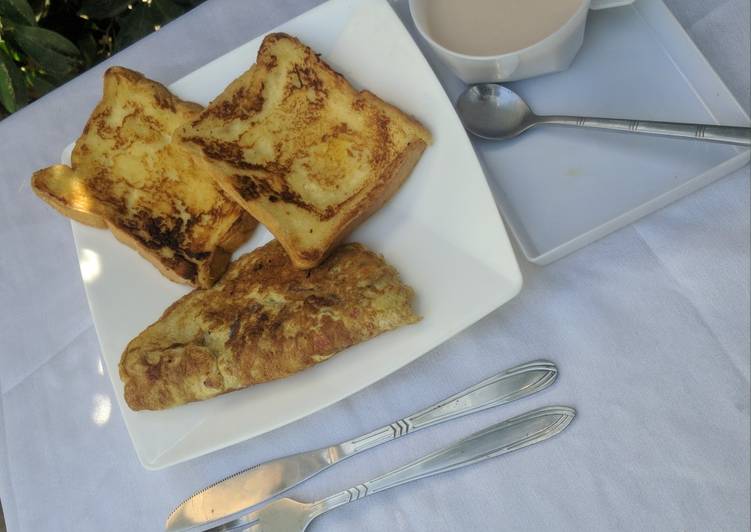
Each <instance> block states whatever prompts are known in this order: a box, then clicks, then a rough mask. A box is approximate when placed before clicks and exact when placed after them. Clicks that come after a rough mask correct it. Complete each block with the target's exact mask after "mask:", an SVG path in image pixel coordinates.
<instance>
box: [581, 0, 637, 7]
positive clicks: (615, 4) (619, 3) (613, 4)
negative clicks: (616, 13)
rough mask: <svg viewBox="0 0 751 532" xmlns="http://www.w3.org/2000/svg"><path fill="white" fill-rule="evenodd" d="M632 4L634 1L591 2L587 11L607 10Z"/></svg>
mask: <svg viewBox="0 0 751 532" xmlns="http://www.w3.org/2000/svg"><path fill="white" fill-rule="evenodd" d="M633 3H634V0H592V3H591V4H590V5H589V9H607V8H609V7H619V6H627V5H628V4H633Z"/></svg>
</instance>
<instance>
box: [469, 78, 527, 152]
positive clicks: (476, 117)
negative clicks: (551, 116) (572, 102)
mask: <svg viewBox="0 0 751 532" xmlns="http://www.w3.org/2000/svg"><path fill="white" fill-rule="evenodd" d="M456 108H457V110H458V111H459V116H460V117H461V119H462V123H463V124H464V127H465V128H467V130H468V131H469V132H470V133H473V134H474V135H477V136H478V137H482V138H484V139H490V140H503V139H508V138H511V137H515V136H516V135H518V134H519V133H522V132H523V131H526V130H527V129H529V128H530V127H532V126H533V125H535V122H536V119H537V117H536V116H535V114H534V113H533V112H532V110H531V109H530V108H529V106H528V105H527V104H526V103H525V102H524V100H522V99H521V97H520V96H519V95H518V94H516V93H515V92H514V91H512V90H511V89H508V88H506V87H504V86H503V85H499V84H497V83H482V84H480V85H474V86H472V87H469V88H468V89H467V90H465V91H464V92H463V93H462V95H461V96H459V100H458V102H457V104H456Z"/></svg>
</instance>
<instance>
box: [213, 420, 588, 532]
mask: <svg viewBox="0 0 751 532" xmlns="http://www.w3.org/2000/svg"><path fill="white" fill-rule="evenodd" d="M575 415H576V412H575V411H574V409H573V408H568V407H565V406H551V407H547V408H539V409H537V410H533V411H531V412H527V413H526V414H522V415H520V416H517V417H514V418H511V419H509V420H506V421H503V422H501V423H498V424H496V425H493V426H491V427H488V428H487V429H485V430H482V431H480V432H477V433H475V434H472V435H471V436H469V437H467V438H465V439H463V440H460V441H458V442H456V443H454V444H453V445H450V446H448V447H446V448H445V449H441V450H439V451H436V452H434V453H431V454H429V455H427V456H424V457H422V458H420V459H418V460H415V461H414V462H412V463H409V464H407V465H405V466H402V467H400V468H398V469H394V470H393V471H389V472H388V473H386V474H384V475H381V476H380V477H377V478H374V479H372V480H369V481H367V482H364V483H362V484H358V485H357V486H354V487H352V488H348V489H346V490H343V491H340V492H339V493H335V494H333V495H331V496H329V497H326V498H325V499H321V500H320V501H316V502H312V503H304V502H300V501H296V500H295V499H288V498H285V499H279V500H276V501H274V502H272V503H269V504H267V505H266V506H264V507H263V508H261V509H260V510H257V511H255V512H252V513H249V514H247V515H244V516H242V517H240V518H238V519H235V520H233V521H230V522H229V523H225V524H223V525H220V526H217V527H214V528H211V529H209V532H219V531H225V532H227V531H238V530H242V531H245V532H295V531H300V532H302V531H303V530H305V529H306V528H307V527H308V525H309V524H310V522H311V521H312V520H313V519H315V518H316V517H318V516H319V515H321V514H324V513H326V512H328V511H330V510H333V509H334V508H338V507H339V506H342V505H344V504H347V503H350V502H352V501H356V500H358V499H362V498H363V497H367V496H368V495H372V494H374V493H378V492H379V491H383V490H387V489H389V488H394V487H396V486H400V485H402V484H406V483H407V482H411V481H413V480H419V479H421V478H425V477H430V476H433V475H437V474H439V473H445V472H447V471H451V470H453V469H458V468H460V467H464V466H468V465H472V464H475V463H477V462H481V461H483V460H487V459H488V458H493V457H495V456H500V455H502V454H505V453H510V452H511V451H516V450H517V449H521V448H523V447H527V446H528V445H532V444H534V443H538V442H541V441H544V440H547V439H548V438H551V437H552V436H555V435H556V434H558V433H559V432H561V431H562V430H563V429H565V428H566V427H567V426H568V425H569V423H571V420H573V419H574V416H575Z"/></svg>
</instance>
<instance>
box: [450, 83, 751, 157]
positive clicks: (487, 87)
mask: <svg viewBox="0 0 751 532" xmlns="http://www.w3.org/2000/svg"><path fill="white" fill-rule="evenodd" d="M456 107H457V110H458V111H459V116H460V117H461V119H462V122H463V123H464V127H465V128H467V130H468V131H470V132H471V133H473V134H475V135H477V136H478V137H482V138H484V139H490V140H503V139H509V138H512V137H515V136H517V135H519V134H520V133H522V132H524V131H526V130H527V129H529V128H531V127H532V126H536V125H537V124H555V125H560V126H578V127H587V128H596V129H611V130H616V131H625V132H627V133H641V134H646V135H661V136H667V137H682V138H690V139H695V140H706V141H709V142H723V143H726V144H737V145H739V146H751V128H748V127H733V126H713V125H708V124H707V125H702V124H681V123H675V122H650V121H647V120H621V119H616V118H585V117H581V116H538V115H536V114H534V113H533V112H532V110H531V109H530V108H529V106H528V105H527V104H526V103H525V102H524V100H522V99H521V97H520V96H519V95H518V94H516V93H515V92H514V91H512V90H511V89H508V88H506V87H504V86H502V85H498V84H497V83H483V84H481V85H474V86H472V87H469V88H468V89H467V90H466V91H464V92H463V93H462V95H461V96H459V101H458V102H457V105H456Z"/></svg>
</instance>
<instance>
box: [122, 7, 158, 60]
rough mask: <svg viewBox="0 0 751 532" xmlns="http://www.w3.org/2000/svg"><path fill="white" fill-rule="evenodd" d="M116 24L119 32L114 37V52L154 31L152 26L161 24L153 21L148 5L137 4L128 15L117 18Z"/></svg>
mask: <svg viewBox="0 0 751 532" xmlns="http://www.w3.org/2000/svg"><path fill="white" fill-rule="evenodd" d="M118 24H119V25H120V31H118V32H117V34H116V35H115V46H114V51H115V52H119V51H120V50H122V49H123V48H127V47H128V46H130V45H131V44H133V43H134V42H136V41H137V40H139V39H141V38H142V37H145V36H147V35H148V34H149V33H151V32H152V31H154V26H155V25H156V24H161V22H160V21H159V20H155V19H154V12H153V11H152V10H151V9H150V8H149V6H148V5H146V4H144V3H143V2H138V3H137V4H136V5H134V6H133V9H131V10H130V11H129V12H128V13H126V14H125V15H124V16H122V17H121V18H118Z"/></svg>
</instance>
